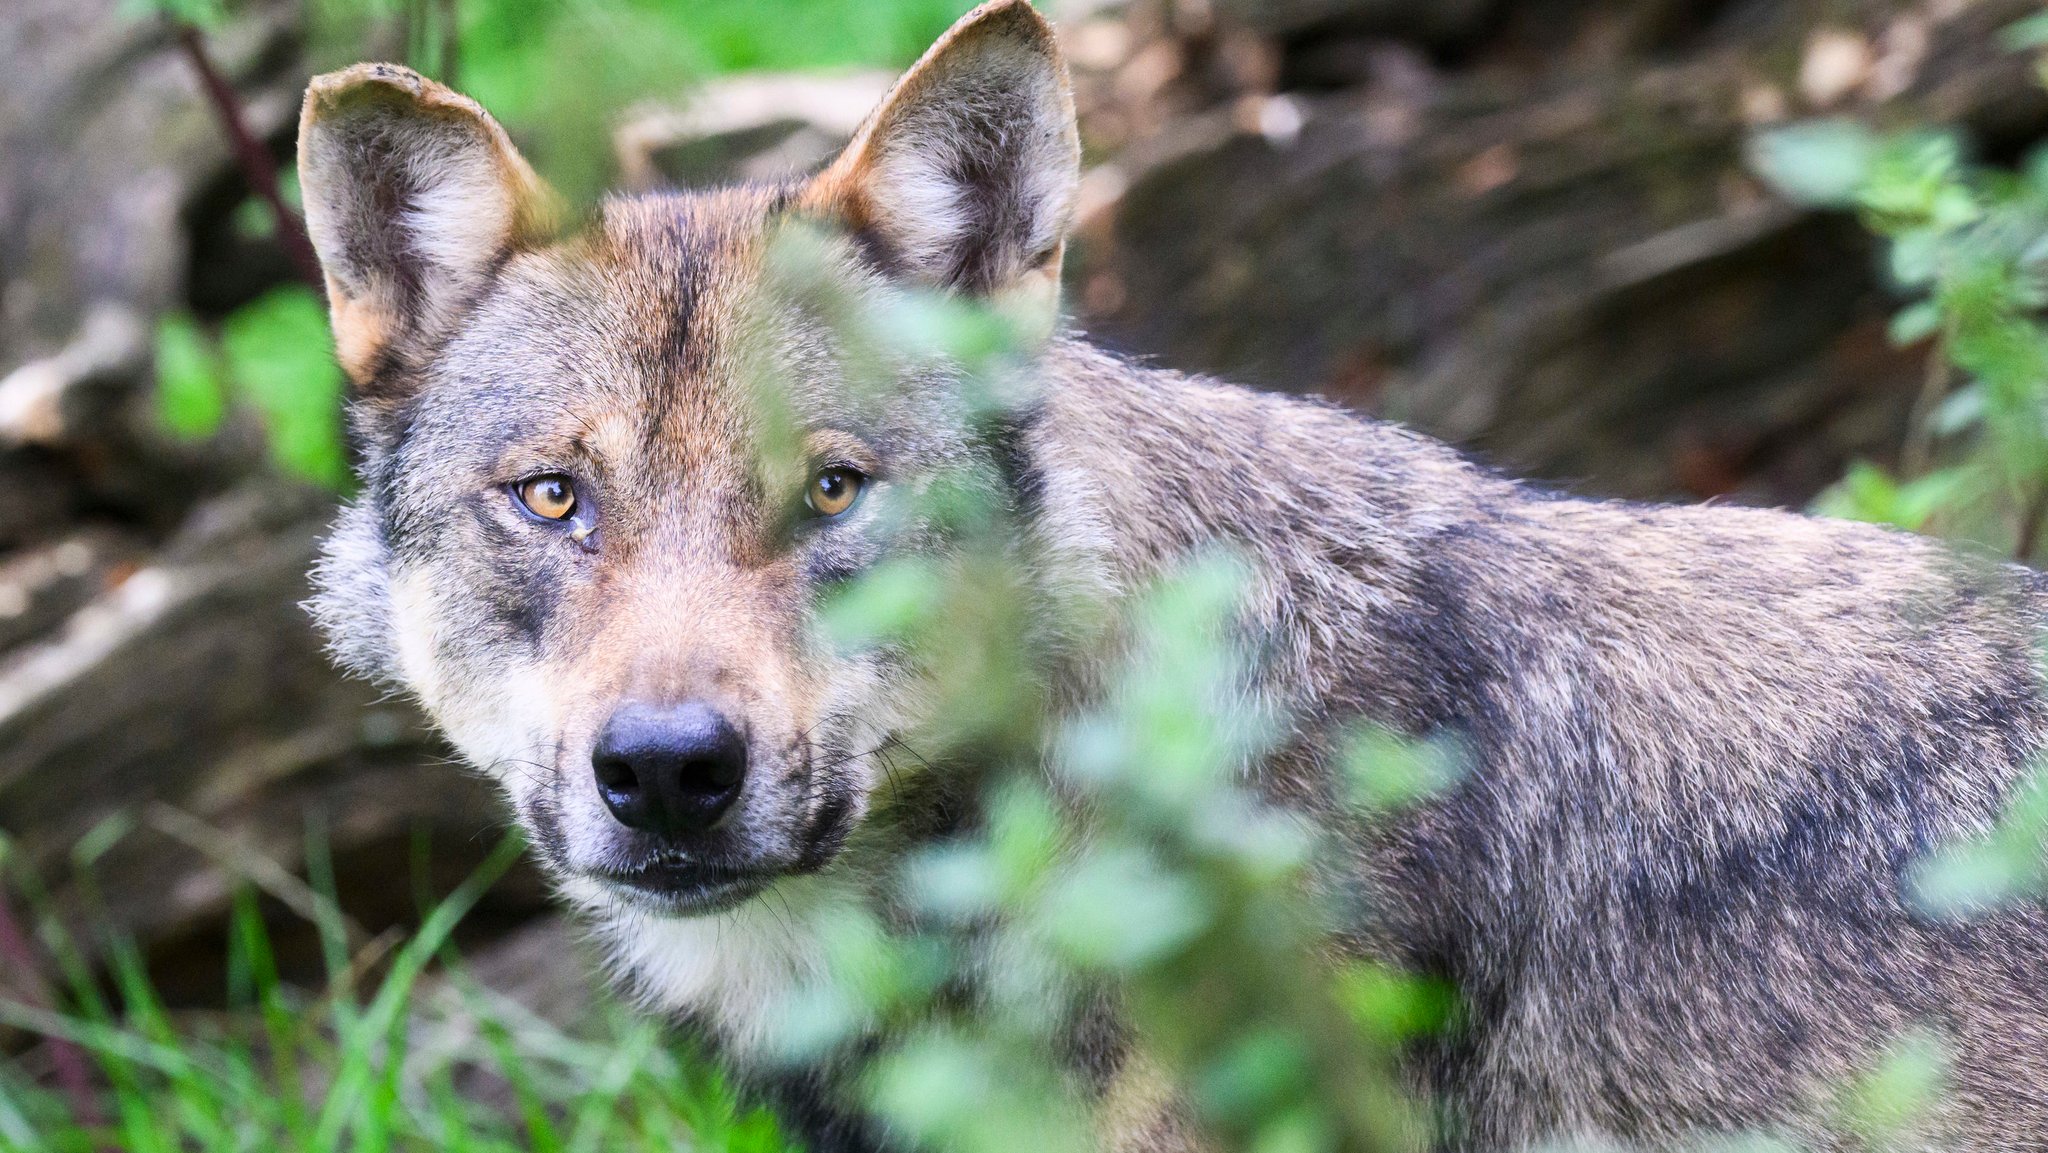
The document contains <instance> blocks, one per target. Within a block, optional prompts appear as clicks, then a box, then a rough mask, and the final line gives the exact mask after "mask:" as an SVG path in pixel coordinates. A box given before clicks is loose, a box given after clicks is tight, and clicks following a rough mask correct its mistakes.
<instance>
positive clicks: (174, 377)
mask: <svg viewBox="0 0 2048 1153" xmlns="http://www.w3.org/2000/svg"><path fill="white" fill-rule="evenodd" d="M227 409H228V400H227V391H226V389H225V388H224V387H223V385H222V382H221V364H220V354H219V352H218V350H216V349H215V348H214V346H213V342H212V341H211V340H208V339H207V337H206V334H205V333H204V332H201V331H200V329H199V325H198V322H196V321H194V320H193V319H192V317H191V316H189V315H187V314H185V313H182V312H174V313H171V314H169V315H167V316H165V317H164V318H163V319H162V320H160V321H158V322H157V327H156V412H157V419H158V420H160V421H162V422H163V425H164V427H165V428H167V429H169V430H170V431H171V432H172V433H174V434H176V435H178V436H181V437H186V438H190V439H197V438H200V437H205V436H211V435H212V434H213V433H214V432H215V431H217V430H218V429H219V428H220V425H221V421H222V420H223V419H225V418H226V416H227Z"/></svg>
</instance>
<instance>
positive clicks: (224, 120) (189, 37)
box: [177, 22, 327, 289]
mask: <svg viewBox="0 0 2048 1153" xmlns="http://www.w3.org/2000/svg"><path fill="white" fill-rule="evenodd" d="M177 32H178V47H179V48H181V49H183V50H184V53H185V59H186V60H187V61H188V62H189V63H190V64H191V65H192V71H193V72H194V73H196V74H197V75H198V77H199V84H200V86H201V87H202V88H204V89H206V98H207V100H208V102H210V103H211V104H212V105H213V112H214V116H215V117H216V118H217V119H218V120H219V121H220V128H221V132H222V133H223V134H224V135H226V136H227V138H228V144H229V146H230V147H232V148H233V149H234V153H235V163H236V165H237V166H239V167H240V168H241V170H242V179H243V181H244V182H246V183H247V184H248V185H249V191H250V192H252V193H254V194H255V195H257V196H260V197H262V198H263V202H264V203H265V204H268V205H269V206H270V213H271V216H272V217H273V218H275V219H276V221H277V242H278V243H279V244H281V245H283V246H284V251H285V255H286V256H288V257H290V258H291V262H292V267H293V268H295V269H297V270H298V273H299V277H300V279H302V280H304V281H305V282H306V283H307V284H310V285H312V286H313V287H314V288H315V289H323V288H325V287H326V283H327V282H326V280H325V278H323V277H322V276H321V275H320V259H319V257H317V256H315V255H314V254H313V242H312V241H311V240H309V239H307V237H306V222H305V221H303V220H300V219H299V214H298V213H296V212H294V211H292V206H291V205H289V204H286V203H285V201H284V189H283V187H282V186H281V185H280V184H279V183H278V179H277V162H276V161H274V160H272V159H271V157H270V150H269V149H268V148H265V147H264V146H263V142H262V141H261V140H258V139H257V138H256V136H255V134H254V133H252V132H250V131H249V121H248V118H247V117H246V116H244V115H243V109H242V98H241V96H239V95H238V94H237V93H236V92H235V89H234V86H233V85H231V84H229V83H228V82H227V78H226V77H224V76H222V75H221V74H220V69H219V68H216V67H215V66H214V63H213V58H212V57H211V56H209V55H207V52H206V41H205V39H204V38H203V37H202V36H201V35H200V32H199V29H197V28H194V27H193V26H192V25H190V24H185V23H182V22H181V23H179V24H178V25H177Z"/></svg>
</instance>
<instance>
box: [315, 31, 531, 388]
mask: <svg viewBox="0 0 2048 1153" xmlns="http://www.w3.org/2000/svg"><path fill="white" fill-rule="evenodd" d="M299 185H300V188H301V190H302V191H303V193H304V196H305V203H306V230H307V232H309V233H310V234H311V236H312V240H313V248H314V250H315V251H316V252H318V253H319V255H320V265H321V267H322V269H323V270H324V271H325V272H326V274H327V301H328V306H329V308H330V309H331V310H332V313H333V318H334V345H335V351H336V354H337V357H338V359H339V360H340V361H341V366H342V368H343V369H344V370H345V371H346V372H347V373H348V375H349V377H350V378H351V379H352V380H354V381H355V383H356V385H357V386H358V387H363V386H366V385H369V384H371V383H372V378H373V377H374V376H375V374H376V372H377V370H378V367H379V365H380V364H382V363H383V362H384V361H385V359H386V358H387V357H388V356H390V355H393V354H397V355H403V354H404V353H405V352H406V351H407V350H408V349H409V348H413V347H418V346H420V345H422V344H424V343H427V342H430V341H433V340H436V339H438V338H440V337H441V336H444V335H446V333H447V332H448V330H449V327H450V326H451V325H452V324H453V323H454V321H455V320H456V319H457V318H458V317H459V316H460V314H461V312H462V310H463V309H464V308H465V307H466V306H467V305H468V304H469V302H470V300H471V299H472V298H473V296H474V295H475V293H476V290H477V289H478V288H479V287H481V285H482V284H483V283H484V281H485V279H486V278H487V276H488V275H489V273H490V270H491V269H492V268H493V267H495V266H496V265H497V263H498V262H499V261H500V260H502V259H503V258H504V257H505V255H506V254H508V253H510V252H512V251H514V250H516V249H518V248H520V247H522V246H527V245H531V244H535V243H538V242H540V241H542V240H544V239H545V238H546V237H547V235H548V233H549V231H550V228H551V225H552V218H553V215H554V213H553V203H554V198H553V196H552V195H551V194H550V193H549V192H548V190H547V188H546V186H545V185H543V184H542V183H541V181H540V178H539V177H537V176H535V175H534V172H533V169H532V168H531V167H530V166H528V164H527V163H526V160H525V159H524V158H523V157H521V156H520V155H519V152H518V150H517V149H515V148H513V147H512V141H511V139H510V138H508V137H507V136H506V135H505V130H504V129H503V128H500V127H499V126H498V122H497V121H495V120H493V119H491V117H490V114H489V113H487V112H485V111H484V110H483V109H482V108H481V107H479V106H478V105H477V103H476V102H475V101H473V100H471V99H469V98H468V97H466V96H463V95H461V94H460V93H457V92H454V91H451V90H449V89H448V88H445V87H443V86H441V85H439V84H436V83H434V82H433V81H431V80H428V79H426V78H425V77H423V76H421V75H420V74H418V73H417V72H414V71H412V70H411V69H408V68H400V67H398V66H396V65H392V64H358V65H356V66H355V67H353V68H349V69H345V70H343V71H340V72H330V73H328V74H326V75H324V76H318V77H315V78H314V80H313V83H312V85H311V86H310V87H308V88H307V89H306V104H305V111H304V113H303V114H302V115H301V118H300V121H299Z"/></svg>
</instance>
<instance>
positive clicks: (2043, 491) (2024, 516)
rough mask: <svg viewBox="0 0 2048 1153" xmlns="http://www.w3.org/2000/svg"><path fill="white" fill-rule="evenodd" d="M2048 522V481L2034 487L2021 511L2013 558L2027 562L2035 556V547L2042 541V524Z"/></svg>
mask: <svg viewBox="0 0 2048 1153" xmlns="http://www.w3.org/2000/svg"><path fill="white" fill-rule="evenodd" d="M2043 520H2048V480H2044V481H2042V482H2041V483H2040V484H2038V485H2035V486H2034V491H2033V493H2032V494H2030V495H2029V496H2028V497H2027V504H2026V507H2025V508H2023V509H2021V510H2020V537H2019V543H2018V544H2016V545H2014V546H2013V550H2012V558H2013V559H2014V560H2016V561H2022V562H2024V561H2026V560H2027V559H2028V558H2030V557H2032V556H2033V555H2034V546H2035V545H2036V544H2039V543H2040V541H2041V522H2042V521H2043Z"/></svg>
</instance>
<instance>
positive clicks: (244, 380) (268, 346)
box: [156, 285, 348, 489]
mask: <svg viewBox="0 0 2048 1153" xmlns="http://www.w3.org/2000/svg"><path fill="white" fill-rule="evenodd" d="M156 365H157V412H158V415H159V417H160V419H161V420H162V422H163V424H164V426H165V427H166V428H167V429H169V430H170V431H171V432H173V433H175V434H177V435H179V436H182V437H188V438H193V437H204V436H210V435H212V434H213V433H214V432H216V431H218V430H219V429H220V427H221V425H222V424H223V422H224V421H225V420H226V419H227V416H228V413H229V411H230V406H231V404H241V405H244V406H246V407H247V408H248V409H249V410H250V411H251V412H252V413H253V414H254V415H255V416H256V417H257V419H258V420H259V421H260V422H261V423H262V426H263V430H264V433H265V441H266V443H267V444H268V446H269V451H270V456H271V459H272V461H273V462H275V464H276V465H277V467H278V468H280V469H281V470H283V471H284V472H285V473H287V474H289V475H292V476H296V477H299V478H301V479H304V480H308V481H312V482H313V483H316V484H321V485H325V486H327V487H329V488H334V489H340V488H342V487H344V486H346V485H347V483H348V459H347V455H346V453H345V451H344V448H343V438H342V429H341V421H342V391H343V384H344V381H343V377H342V372H341V369H340V368H339V367H337V366H336V365H335V362H334V344H333V339H332V337H331V336H330V335H329V331H328V326H327V306H326V303H325V302H324V301H322V300H321V299H320V297H319V296H318V295H317V294H316V293H314V292H313V291H312V290H311V289H308V288H302V287H299V286H297V285H291V286H287V287H284V288H277V289H273V290H272V291H270V292H269V293H267V294H265V295H264V296H263V297H262V298H260V299H258V300H257V301H255V302H254V303H252V304H249V305H247V306H245V307H243V308H241V309H239V310H237V311H236V312H235V313H234V314H232V315H231V316H229V317H228V318H227V320H226V321H225V322H224V323H223V324H222V325H221V328H220V334H219V336H218V338H215V337H213V336H212V335H210V334H209V333H207V332H206V331H205V330H204V329H202V328H201V327H200V325H199V324H198V323H197V322H196V321H194V320H193V319H192V318H191V317H189V316H187V315H185V314H183V313H172V314H170V315H168V316H166V317H164V318H163V319H162V320H161V321H160V322H159V323H158V328H157V341H156Z"/></svg>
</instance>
